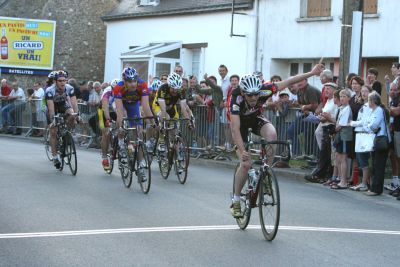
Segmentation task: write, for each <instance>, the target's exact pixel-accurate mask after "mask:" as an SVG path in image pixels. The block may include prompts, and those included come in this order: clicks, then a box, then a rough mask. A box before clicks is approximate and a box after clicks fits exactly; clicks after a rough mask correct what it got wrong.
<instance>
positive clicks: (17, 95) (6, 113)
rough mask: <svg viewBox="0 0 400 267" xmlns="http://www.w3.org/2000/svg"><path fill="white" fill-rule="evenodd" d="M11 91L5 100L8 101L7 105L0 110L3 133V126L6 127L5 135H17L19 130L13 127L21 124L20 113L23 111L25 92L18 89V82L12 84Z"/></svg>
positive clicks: (19, 132)
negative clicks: (0, 112)
mask: <svg viewBox="0 0 400 267" xmlns="http://www.w3.org/2000/svg"><path fill="white" fill-rule="evenodd" d="M11 88H12V91H11V93H10V95H9V96H8V97H6V98H5V100H7V101H10V103H9V104H8V105H6V106H5V107H3V108H2V109H1V111H2V116H3V131H4V127H5V125H8V126H9V127H8V129H7V131H6V133H7V134H14V135H19V134H21V129H20V128H16V127H15V126H21V124H22V111H23V110H24V109H25V99H26V97H25V92H24V90H23V89H22V88H20V87H18V82H13V83H12V86H11ZM12 126H13V127H12Z"/></svg>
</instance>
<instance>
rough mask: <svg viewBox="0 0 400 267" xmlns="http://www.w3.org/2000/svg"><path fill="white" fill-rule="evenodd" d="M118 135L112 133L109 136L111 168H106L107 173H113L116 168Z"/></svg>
mask: <svg viewBox="0 0 400 267" xmlns="http://www.w3.org/2000/svg"><path fill="white" fill-rule="evenodd" d="M117 143H118V140H117V137H114V136H112V135H110V137H109V149H108V154H107V158H108V163H109V164H110V168H109V169H107V170H105V172H106V173H108V174H111V173H112V171H113V169H114V160H115V159H116V157H117Z"/></svg>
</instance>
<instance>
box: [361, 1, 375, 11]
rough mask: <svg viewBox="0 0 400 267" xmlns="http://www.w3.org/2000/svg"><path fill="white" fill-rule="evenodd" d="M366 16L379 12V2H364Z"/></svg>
mask: <svg viewBox="0 0 400 267" xmlns="http://www.w3.org/2000/svg"><path fill="white" fill-rule="evenodd" d="M363 1H364V3H363V4H364V6H363V12H364V14H376V13H377V12H378V0H363Z"/></svg>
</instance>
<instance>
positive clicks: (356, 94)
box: [348, 75, 364, 181]
mask: <svg viewBox="0 0 400 267" xmlns="http://www.w3.org/2000/svg"><path fill="white" fill-rule="evenodd" d="M350 84H351V89H352V92H353V95H352V97H351V98H350V102H349V105H350V108H351V112H352V119H351V120H353V121H356V120H357V117H358V111H359V110H360V108H361V107H362V106H363V104H364V101H363V98H362V97H361V87H362V86H363V85H364V80H363V79H361V77H360V76H357V75H356V76H353V78H351V80H350ZM354 145H355V133H353V140H352V142H351V149H350V152H349V153H348V156H349V158H350V159H351V162H352V166H351V169H350V170H352V178H351V179H350V180H351V181H354V174H355V173H358V169H357V168H358V165H357V160H356V155H355V152H354ZM349 167H350V166H349Z"/></svg>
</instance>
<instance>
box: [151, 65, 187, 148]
mask: <svg viewBox="0 0 400 267" xmlns="http://www.w3.org/2000/svg"><path fill="white" fill-rule="evenodd" d="M181 88H182V77H181V76H179V75H178V74H177V73H175V72H172V73H171V74H170V75H168V78H167V83H165V84H163V85H161V86H160V87H159V88H158V91H157V94H156V97H155V99H154V102H153V111H154V113H155V114H156V115H157V116H158V117H159V118H161V119H169V118H174V119H179V113H178V110H177V107H176V105H177V103H178V102H179V103H180V106H181V111H182V114H183V117H184V118H186V119H190V113H191V112H190V108H189V106H188V105H187V103H186V99H185V96H184V92H182V91H181ZM190 128H193V125H190ZM161 136H162V135H160V137H161ZM163 141H164V140H160V145H159V150H160V151H165V145H164V144H163V143H162V142H163Z"/></svg>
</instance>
